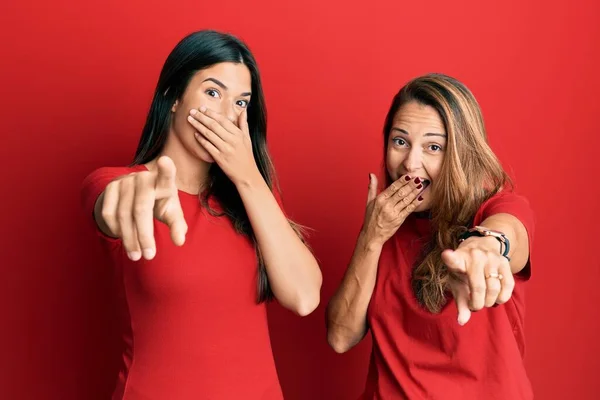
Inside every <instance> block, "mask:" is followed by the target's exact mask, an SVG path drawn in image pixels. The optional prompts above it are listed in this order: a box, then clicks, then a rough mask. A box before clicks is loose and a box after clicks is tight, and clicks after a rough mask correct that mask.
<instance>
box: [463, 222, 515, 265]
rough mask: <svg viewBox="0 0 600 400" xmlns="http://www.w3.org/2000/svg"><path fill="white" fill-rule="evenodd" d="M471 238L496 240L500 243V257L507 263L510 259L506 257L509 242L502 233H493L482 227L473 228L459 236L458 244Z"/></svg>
mask: <svg viewBox="0 0 600 400" xmlns="http://www.w3.org/2000/svg"><path fill="white" fill-rule="evenodd" d="M471 236H479V237H484V236H492V237H494V238H496V240H498V241H499V242H500V254H502V257H505V258H506V259H507V260H508V261H510V257H508V251H509V250H510V240H508V238H507V237H506V235H505V234H504V233H502V232H499V231H494V230H491V229H488V228H485V227H483V226H475V227H474V228H471V229H469V230H468V231H466V232H465V233H463V234H462V235H461V236H460V239H459V242H462V241H464V240H467V239H468V238H470V237H471Z"/></svg>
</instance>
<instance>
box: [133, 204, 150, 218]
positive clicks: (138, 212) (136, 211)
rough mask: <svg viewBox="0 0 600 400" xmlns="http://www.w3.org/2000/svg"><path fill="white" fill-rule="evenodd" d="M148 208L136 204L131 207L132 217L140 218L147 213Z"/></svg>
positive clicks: (144, 205)
mask: <svg viewBox="0 0 600 400" xmlns="http://www.w3.org/2000/svg"><path fill="white" fill-rule="evenodd" d="M148 211H149V210H148V206H147V205H146V204H144V203H137V204H135V205H134V206H133V215H135V216H136V217H141V216H143V215H144V214H146V213H147V212H148Z"/></svg>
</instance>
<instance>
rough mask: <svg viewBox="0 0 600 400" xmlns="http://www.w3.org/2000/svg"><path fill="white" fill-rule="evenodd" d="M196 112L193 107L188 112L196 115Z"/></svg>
mask: <svg viewBox="0 0 600 400" xmlns="http://www.w3.org/2000/svg"><path fill="white" fill-rule="evenodd" d="M197 112H198V110H196V109H195V108H192V109H191V110H190V114H192V115H196V113H197Z"/></svg>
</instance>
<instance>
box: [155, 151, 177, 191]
mask: <svg viewBox="0 0 600 400" xmlns="http://www.w3.org/2000/svg"><path fill="white" fill-rule="evenodd" d="M156 165H157V167H158V173H157V176H156V191H157V193H156V198H157V199H160V198H164V197H168V196H171V195H172V194H173V193H174V190H173V189H176V186H175V176H176V175H177V168H176V167H175V163H174V162H173V160H171V159H170V158H169V157H167V156H162V157H160V158H159V159H158V161H157V162H156Z"/></svg>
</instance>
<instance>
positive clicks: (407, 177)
mask: <svg viewBox="0 0 600 400" xmlns="http://www.w3.org/2000/svg"><path fill="white" fill-rule="evenodd" d="M404 179H405V180H406V181H410V180H411V179H412V178H411V177H410V176H408V175H406V177H405V178H404Z"/></svg>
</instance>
